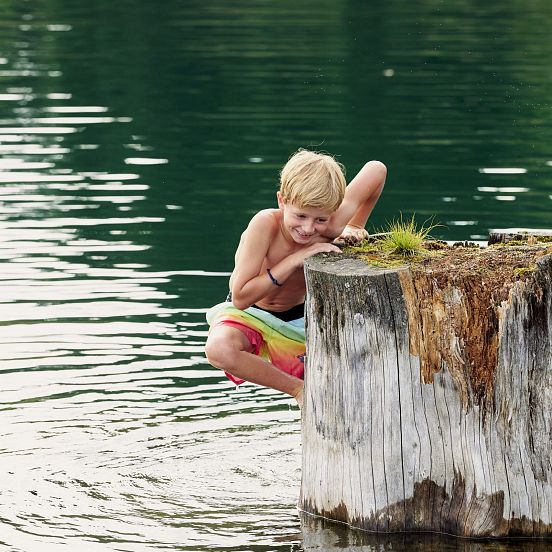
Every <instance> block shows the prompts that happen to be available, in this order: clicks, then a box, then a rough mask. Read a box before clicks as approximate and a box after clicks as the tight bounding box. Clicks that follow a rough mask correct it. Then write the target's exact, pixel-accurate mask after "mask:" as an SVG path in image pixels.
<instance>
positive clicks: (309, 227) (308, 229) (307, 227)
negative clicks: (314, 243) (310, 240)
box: [303, 222, 314, 234]
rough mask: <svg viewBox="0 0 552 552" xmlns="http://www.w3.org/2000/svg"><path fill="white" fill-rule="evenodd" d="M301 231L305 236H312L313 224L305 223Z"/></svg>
mask: <svg viewBox="0 0 552 552" xmlns="http://www.w3.org/2000/svg"><path fill="white" fill-rule="evenodd" d="M303 229H304V231H305V234H312V233H313V232H314V222H306V223H305V225H304V226H303Z"/></svg>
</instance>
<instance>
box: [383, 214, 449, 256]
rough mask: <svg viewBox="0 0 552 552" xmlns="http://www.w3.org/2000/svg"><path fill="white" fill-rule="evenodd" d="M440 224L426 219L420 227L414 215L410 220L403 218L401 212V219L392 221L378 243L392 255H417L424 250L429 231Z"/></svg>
mask: <svg viewBox="0 0 552 552" xmlns="http://www.w3.org/2000/svg"><path fill="white" fill-rule="evenodd" d="M438 226H440V224H434V223H433V222H431V221H425V222H424V223H423V224H422V225H421V226H420V227H418V224H417V223H416V221H415V220H414V215H412V218H410V219H408V220H403V217H402V214H401V216H400V218H399V219H397V220H393V221H391V223H390V224H389V227H388V230H387V232H386V233H385V235H384V236H383V237H382V238H381V239H380V240H378V242H379V243H378V245H379V246H380V247H381V249H383V250H384V251H386V252H388V253H390V254H392V255H400V256H402V257H416V256H418V255H420V254H421V253H422V252H423V245H424V242H425V241H426V240H427V239H428V237H429V233H430V232H431V231H432V230H433V229H434V228H436V227H438Z"/></svg>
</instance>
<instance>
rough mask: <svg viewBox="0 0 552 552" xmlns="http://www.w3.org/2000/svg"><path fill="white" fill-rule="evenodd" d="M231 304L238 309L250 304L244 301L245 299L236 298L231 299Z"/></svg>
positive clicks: (245, 307)
mask: <svg viewBox="0 0 552 552" xmlns="http://www.w3.org/2000/svg"><path fill="white" fill-rule="evenodd" d="M232 304H233V305H234V306H235V307H236V308H237V309H239V310H245V309H247V308H249V307H250V306H251V305H250V304H249V303H246V302H245V301H238V300H236V299H232Z"/></svg>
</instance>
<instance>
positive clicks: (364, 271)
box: [305, 253, 407, 276]
mask: <svg viewBox="0 0 552 552" xmlns="http://www.w3.org/2000/svg"><path fill="white" fill-rule="evenodd" d="M305 264H306V266H307V267H308V268H309V269H310V270H316V271H319V272H326V273H328V274H335V275H338V276H367V275H372V274H384V273H387V272H397V270H401V269H404V268H407V265H406V264H405V265H404V267H393V268H381V267H378V266H374V265H370V264H368V263H367V262H366V261H364V260H362V259H360V258H358V257H352V256H349V255H343V254H340V253H319V254H318V255H314V256H313V257H309V258H308V259H307V260H306V263H305Z"/></svg>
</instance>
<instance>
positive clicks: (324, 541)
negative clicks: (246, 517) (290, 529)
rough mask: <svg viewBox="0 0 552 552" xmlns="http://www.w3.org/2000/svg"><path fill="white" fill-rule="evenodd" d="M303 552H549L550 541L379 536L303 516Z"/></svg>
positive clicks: (402, 535) (435, 536) (410, 535)
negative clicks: (383, 551)
mask: <svg viewBox="0 0 552 552" xmlns="http://www.w3.org/2000/svg"><path fill="white" fill-rule="evenodd" d="M301 533H302V538H303V550H304V552H310V551H312V552H314V551H316V552H340V551H344V552H347V551H348V552H380V551H382V550H385V551H389V552H398V551H400V552H403V551H405V552H406V551H408V552H546V551H548V550H550V546H551V545H550V542H547V541H544V540H527V539H517V540H516V539H510V540H504V541H493V540H468V539H461V538H454V537H449V536H447V535H437V534H430V533H417V534H416V533H415V534H400V533H395V534H391V535H377V534H373V533H367V532H364V531H356V530H351V529H349V528H348V527H345V526H343V525H339V524H330V523H328V522H327V521H325V520H322V519H317V518H314V517H312V516H309V515H307V514H301Z"/></svg>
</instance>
